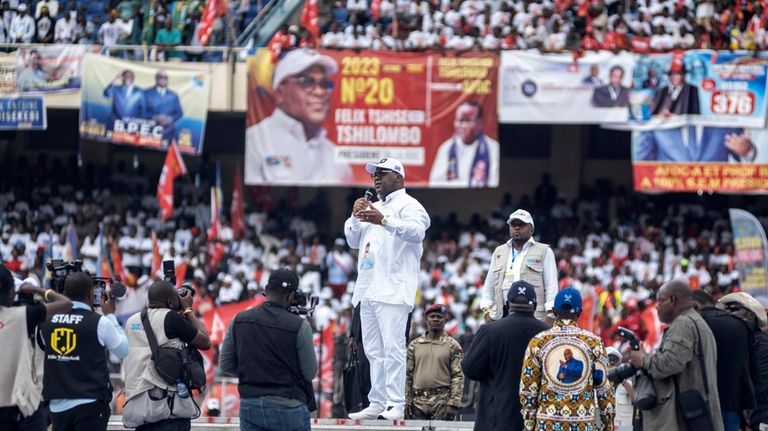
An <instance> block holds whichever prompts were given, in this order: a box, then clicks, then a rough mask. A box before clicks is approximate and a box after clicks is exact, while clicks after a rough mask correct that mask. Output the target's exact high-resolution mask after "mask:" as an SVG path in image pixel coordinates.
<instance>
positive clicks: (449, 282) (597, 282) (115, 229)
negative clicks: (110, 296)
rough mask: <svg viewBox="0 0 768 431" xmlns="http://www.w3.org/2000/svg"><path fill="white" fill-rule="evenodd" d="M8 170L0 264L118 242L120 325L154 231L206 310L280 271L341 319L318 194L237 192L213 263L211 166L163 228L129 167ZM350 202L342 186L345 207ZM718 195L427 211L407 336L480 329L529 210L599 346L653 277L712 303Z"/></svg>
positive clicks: (720, 214) (135, 293)
mask: <svg viewBox="0 0 768 431" xmlns="http://www.w3.org/2000/svg"><path fill="white" fill-rule="evenodd" d="M17 166H18V169H17V171H18V172H20V173H22V174H21V175H22V177H23V178H17V179H16V180H15V181H14V182H13V184H14V185H13V186H12V188H8V187H7V185H6V188H5V189H4V190H2V193H1V194H0V208H2V209H3V211H2V213H1V214H0V227H1V231H0V232H1V234H2V236H1V237H0V255H1V256H2V260H3V261H4V263H5V264H6V266H7V267H8V268H10V269H12V270H13V271H15V272H17V273H18V274H20V275H21V276H24V275H26V274H27V273H38V274H39V273H40V270H41V268H42V259H43V258H44V257H46V256H47V257H51V258H54V259H57V258H65V257H66V255H65V253H66V249H67V241H68V235H67V228H68V226H69V225H70V223H72V225H73V226H74V228H75V229H76V232H77V238H78V246H79V250H78V255H79V257H80V258H81V259H82V260H83V261H84V268H85V269H87V270H89V271H92V272H95V271H96V262H97V261H98V256H99V251H100V249H101V247H106V248H107V249H109V250H111V248H112V244H116V245H117V247H118V248H119V250H120V251H121V253H122V262H123V264H124V265H125V267H126V268H127V270H128V271H130V273H131V275H130V276H128V277H125V278H126V279H124V280H123V281H124V282H125V283H126V284H127V285H128V286H129V287H130V289H129V298H128V299H127V300H126V301H124V302H123V303H122V305H118V315H119V317H120V318H122V317H125V316H127V315H130V314H131V313H133V312H135V311H136V310H135V308H136V307H139V308H140V307H141V306H142V305H143V300H144V297H142V294H143V295H146V291H145V290H144V289H145V288H146V287H147V285H148V283H149V281H150V280H151V279H152V278H155V277H159V276H161V274H150V266H151V260H152V240H151V235H152V232H153V231H154V232H156V233H157V236H158V245H159V250H160V253H161V254H162V257H163V259H173V260H175V261H176V263H177V265H178V264H180V263H182V262H185V263H186V264H188V266H187V270H186V279H187V280H190V281H192V282H193V283H194V284H195V285H196V286H197V288H198V290H199V292H200V293H201V295H200V296H201V298H202V299H205V300H206V301H210V302H211V303H214V304H226V303H229V302H237V301H242V300H246V299H249V298H252V297H254V296H256V295H257V294H259V293H260V292H261V290H262V288H263V287H264V284H265V282H266V280H267V278H268V275H269V271H270V270H271V269H273V268H276V267H278V266H284V267H285V266H287V267H290V268H292V269H294V270H295V271H297V272H298V273H299V274H300V276H301V286H302V289H304V290H306V291H309V292H311V293H312V294H313V295H317V296H319V297H320V305H319V306H318V309H317V311H316V313H315V316H314V319H315V320H314V323H315V325H316V328H319V327H322V326H325V325H327V323H328V321H329V320H330V319H336V318H338V316H340V315H348V314H349V308H350V298H351V291H352V289H354V279H355V267H356V264H355V262H356V259H355V257H354V251H352V250H349V249H348V247H347V245H346V243H345V241H344V240H343V239H340V236H341V235H339V234H334V233H336V232H339V231H340V226H334V225H332V224H331V221H330V220H329V217H330V216H329V214H330V213H331V212H330V210H329V205H330V203H329V202H328V200H327V197H326V196H325V193H324V192H323V191H318V193H317V196H316V197H315V198H314V199H312V200H311V201H310V202H309V203H307V204H306V205H299V201H298V194H292V193H289V196H288V197H287V198H284V199H281V200H279V201H277V202H275V201H274V200H273V198H272V195H271V194H270V193H269V192H268V191H263V190H261V189H256V188H254V189H249V192H248V193H247V195H248V196H249V204H248V207H247V208H248V209H247V211H246V215H245V222H246V225H247V233H246V234H245V236H239V235H235V234H234V233H233V230H232V228H231V226H230V223H229V221H228V215H227V214H223V215H222V230H221V232H220V238H221V240H222V241H223V245H224V247H225V254H224V257H223V259H221V261H220V263H219V265H218V267H216V268H211V267H210V259H209V256H208V247H207V241H206V232H207V227H208V225H209V220H210V202H208V199H207V197H208V193H200V192H199V190H208V188H207V187H206V186H207V184H210V182H212V178H213V177H214V176H213V174H212V172H215V168H213V167H212V166H211V164H210V163H203V164H201V167H200V168H199V169H198V171H197V173H193V174H192V175H194V176H195V178H196V180H195V181H194V182H193V181H186V182H178V184H177V189H178V190H177V199H176V203H177V207H176V209H175V211H174V215H173V218H172V219H171V220H169V221H168V222H163V221H162V220H161V219H160V218H159V216H158V206H157V199H156V197H155V194H154V186H155V183H153V182H151V180H150V178H157V175H148V174H147V173H146V172H144V171H143V167H141V166H139V167H138V169H139V170H138V171H136V172H134V171H132V168H130V167H126V166H125V165H123V164H120V165H119V166H118V169H117V170H116V171H115V172H112V173H110V174H106V173H105V172H103V173H99V172H97V171H96V170H95V169H94V168H86V169H85V171H86V174H85V175H82V176H79V175H77V172H78V170H77V165H76V162H75V161H74V160H73V161H72V162H71V163H70V164H62V163H60V162H58V161H55V163H49V162H48V160H47V159H46V158H45V157H44V156H43V157H41V159H40V160H38V162H37V165H36V166H34V167H33V168H29V167H28V163H27V162H26V161H25V160H20V161H19V163H18V164H17ZM155 174H156V173H155ZM72 178H83V179H85V178H88V179H90V180H88V182H83V181H78V182H73V181H72V180H71V179H72ZM195 183H197V186H196V185H195ZM416 193H417V194H418V193H419V191H416ZM203 195H205V197H203ZM355 197H356V195H355V194H354V193H353V192H352V191H350V195H349V198H348V202H347V203H348V205H350V208H351V202H352V201H353V200H354V198H355ZM724 199H726V198H723V197H718V196H704V197H697V196H693V197H688V198H686V197H681V196H642V195H636V194H632V193H629V192H627V191H626V190H623V189H622V188H614V187H612V186H610V185H609V184H602V183H601V184H599V185H598V186H596V187H595V188H587V187H585V188H584V189H583V191H582V193H581V195H580V196H579V198H578V199H576V200H574V201H571V202H569V201H567V200H565V199H564V198H562V196H560V195H559V193H558V191H557V189H556V188H555V187H554V186H553V185H551V184H550V183H549V181H548V179H547V178H544V179H543V180H542V184H541V185H540V186H539V187H538V188H537V189H536V192H535V194H534V195H533V196H532V197H528V196H522V197H521V198H520V199H519V200H513V199H512V197H511V196H509V195H506V196H505V197H504V199H503V202H502V203H501V204H500V205H499V207H498V208H497V209H496V210H494V211H493V213H492V214H477V215H475V216H474V217H472V219H471V220H470V221H469V222H466V223H461V222H460V221H459V220H458V219H457V218H456V216H455V215H447V216H445V215H442V216H441V215H439V214H433V215H432V220H433V224H432V227H431V228H430V230H429V231H428V241H427V244H426V246H425V255H424V258H423V261H422V272H421V280H420V289H419V292H420V293H419V298H418V300H417V304H418V306H417V307H416V309H415V311H414V319H413V322H414V332H413V333H418V332H419V328H420V327H421V325H422V316H421V312H420V310H422V309H423V306H424V305H426V304H429V303H435V302H437V303H443V304H445V305H447V306H448V308H449V309H450V311H451V313H450V315H451V319H450V322H449V325H448V330H449V332H451V333H452V335H454V336H457V337H462V336H467V337H471V334H473V333H474V332H475V330H476V329H477V328H478V327H479V325H480V324H481V322H483V317H482V315H481V311H480V306H479V303H478V302H479V297H480V290H479V289H480V288H481V286H482V283H483V280H484V278H485V273H486V270H487V266H488V262H489V261H490V258H491V252H492V250H493V249H494V247H495V246H496V245H498V244H500V243H501V242H502V241H506V240H507V239H508V231H507V227H506V225H505V220H506V218H507V216H508V215H509V213H511V212H512V211H513V210H514V209H515V208H518V207H521V208H528V209H530V210H531V212H532V214H533V215H534V218H535V220H536V233H535V236H536V237H537V239H538V240H540V241H543V242H547V243H550V244H551V245H552V246H553V248H554V250H555V254H556V258H557V263H558V270H559V278H560V283H561V286H567V285H572V286H574V287H577V288H578V289H580V290H581V291H582V294H583V295H584V296H585V297H590V298H592V299H593V304H594V307H593V308H592V313H593V317H594V319H593V320H591V321H585V325H586V326H588V327H590V329H592V330H593V331H595V332H597V333H598V334H600V335H601V336H603V337H604V339H605V340H606V342H607V344H611V343H612V342H613V341H614V340H613V338H614V333H613V331H614V330H615V328H616V326H617V324H618V323H620V322H623V323H622V324H627V322H626V319H628V318H631V317H632V315H633V313H635V312H639V311H642V309H643V308H644V307H647V306H650V305H652V304H653V302H654V294H655V290H656V289H657V288H658V287H659V286H660V285H661V283H662V282H664V281H667V280H670V279H672V278H677V277H686V278H688V279H689V280H690V283H691V285H692V286H694V287H695V288H702V289H705V290H707V291H708V292H710V293H711V294H713V296H715V297H716V298H717V297H719V296H721V295H724V294H726V293H728V292H730V291H731V290H733V289H735V288H737V287H738V286H739V277H738V272H737V270H736V268H735V265H734V250H733V246H732V234H731V232H730V228H729V221H728V217H727V213H726V208H727V207H728V205H727V204H725V203H724V201H723V200H724ZM750 205H752V206H747V207H745V209H748V210H750V209H751V210H753V211H754V213H755V214H757V215H758V216H760V215H766V214H768V209H766V208H765V204H761V203H759V200H754V203H752V204H750ZM760 205H762V206H760ZM224 207H225V208H228V207H227V206H224ZM102 237H103V240H102ZM102 244H103V245H102ZM107 254H108V255H109V253H107Z"/></svg>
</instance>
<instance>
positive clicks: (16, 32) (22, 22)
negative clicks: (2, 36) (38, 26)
mask: <svg viewBox="0 0 768 431" xmlns="http://www.w3.org/2000/svg"><path fill="white" fill-rule="evenodd" d="M17 12H18V15H16V16H15V17H13V19H12V20H11V31H10V33H9V34H8V39H9V40H10V42H11V43H31V42H32V37H34V35H35V20H34V19H33V18H32V17H31V16H29V15H27V5H26V4H24V3H22V4H20V5H19V7H18V9H17Z"/></svg>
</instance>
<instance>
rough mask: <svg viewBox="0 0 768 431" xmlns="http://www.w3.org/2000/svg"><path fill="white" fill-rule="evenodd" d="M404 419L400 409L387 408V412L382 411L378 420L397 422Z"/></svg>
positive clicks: (403, 413)
mask: <svg viewBox="0 0 768 431" xmlns="http://www.w3.org/2000/svg"><path fill="white" fill-rule="evenodd" d="M404 417H405V411H404V410H403V408H402V407H395V406H391V407H387V410H385V411H383V412H382V413H381V415H379V418H380V419H388V420H392V421H395V420H399V419H403V418H404Z"/></svg>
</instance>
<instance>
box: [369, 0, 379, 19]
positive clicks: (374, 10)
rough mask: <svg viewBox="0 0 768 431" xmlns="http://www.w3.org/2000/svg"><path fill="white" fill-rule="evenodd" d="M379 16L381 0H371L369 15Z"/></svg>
mask: <svg viewBox="0 0 768 431" xmlns="http://www.w3.org/2000/svg"><path fill="white" fill-rule="evenodd" d="M380 16H381V0H371V17H372V18H378V17H380Z"/></svg>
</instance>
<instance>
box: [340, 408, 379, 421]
mask: <svg viewBox="0 0 768 431" xmlns="http://www.w3.org/2000/svg"><path fill="white" fill-rule="evenodd" d="M383 411H384V408H383V407H379V406H374V405H370V406H368V407H366V408H364V409H363V410H360V411H359V412H357V413H350V414H349V418H350V419H354V420H363V419H376V418H378V417H379V414H381V412H383Z"/></svg>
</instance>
